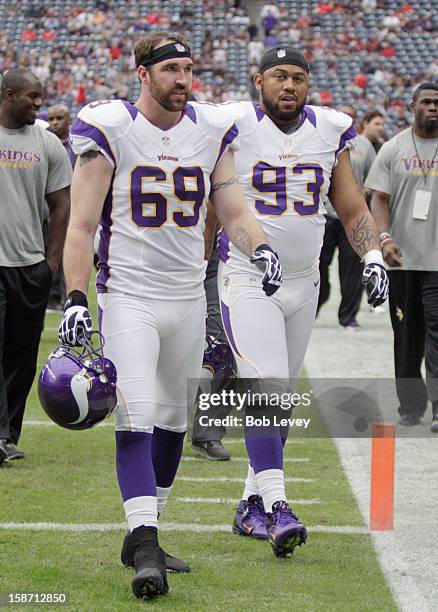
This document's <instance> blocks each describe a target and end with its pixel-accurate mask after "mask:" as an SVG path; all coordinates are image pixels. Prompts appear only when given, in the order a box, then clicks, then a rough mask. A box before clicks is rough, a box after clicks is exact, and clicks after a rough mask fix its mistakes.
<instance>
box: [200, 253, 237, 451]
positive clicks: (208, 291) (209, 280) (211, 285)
mask: <svg viewBox="0 0 438 612" xmlns="http://www.w3.org/2000/svg"><path fill="white" fill-rule="evenodd" d="M218 267H219V254H218V252H217V248H216V246H215V247H214V248H213V252H212V254H211V257H210V261H209V262H208V266H207V270H206V273H205V280H204V289H205V295H206V297H207V312H208V314H209V315H210V317H212V318H213V319H214V320H215V322H216V324H217V325H214V324H213V323H212V322H211V321H207V334H208V333H210V334H212V335H216V334H217V329H218V326H219V328H222V319H221V315H220V306H219V292H218V288H217V274H218ZM224 342H226V337H225V334H224ZM228 384H229V381H226V380H219V379H216V380H215V379H213V381H212V384H211V392H212V393H220V392H221V390H222V389H223V388H225V387H227V386H228ZM230 412H231V406H222V405H220V406H210V408H209V409H208V417H209V418H212V419H213V418H214V419H223V418H224V417H226V416H228V414H229V413H230ZM202 414H204V413H203V412H202V411H200V410H199V409H198V410H197V411H196V413H195V417H194V420H193V433H192V440H194V441H196V442H209V441H211V440H222V438H223V437H224V435H225V434H226V431H227V430H226V428H225V427H224V426H222V425H211V426H208V425H203V426H202V425H200V424H199V417H200V416H201V415H202Z"/></svg>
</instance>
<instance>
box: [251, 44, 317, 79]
mask: <svg viewBox="0 0 438 612" xmlns="http://www.w3.org/2000/svg"><path fill="white" fill-rule="evenodd" d="M282 64H291V65H292V66H299V67H300V68H303V70H305V71H306V72H307V74H309V72H310V66H309V64H308V63H307V61H306V58H305V57H304V55H303V54H302V53H300V51H297V50H296V49H293V48H292V47H289V46H287V45H285V46H283V47H274V49H269V51H266V53H265V54H264V55H263V57H262V59H261V61H260V67H259V72H261V73H263V72H265V70H268V68H273V67H274V66H281V65H282Z"/></svg>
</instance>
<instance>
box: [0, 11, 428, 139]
mask: <svg viewBox="0 0 438 612" xmlns="http://www.w3.org/2000/svg"><path fill="white" fill-rule="evenodd" d="M250 1H251V0H248V6H250ZM248 6H245V5H244V4H243V3H242V2H240V1H239V0H204V1H203V0H190V1H189V0H152V1H151V2H141V1H138V0H85V1H84V2H75V1H74V0H52V1H51V2H48V1H45V0H39V1H36V0H20V1H17V0H15V1H14V0H9V1H8V0H0V72H1V73H3V72H4V71H7V70H8V69H10V68H12V67H29V68H30V69H31V70H32V71H33V72H35V74H36V75H37V76H38V77H39V79H40V80H41V81H42V82H43V84H44V87H45V90H46V97H45V100H46V104H47V106H49V105H51V104H53V103H55V102H56V103H62V104H66V105H67V106H68V107H69V108H70V109H71V110H72V112H73V113H75V112H77V110H78V109H79V108H81V107H82V106H83V105H84V104H86V103H87V102H90V101H92V100H95V99H104V98H112V97H120V98H127V99H135V97H136V95H137V92H138V89H137V88H138V83H137V80H136V79H135V75H134V73H133V68H134V62H133V48H134V45H135V43H136V41H137V40H138V38H140V37H141V36H142V35H143V34H145V33H146V32H149V31H151V30H153V29H175V30H179V31H181V30H183V31H184V32H185V34H186V35H187V37H188V38H189V39H190V40H191V43H192V47H193V53H194V57H195V70H194V75H195V78H194V83H193V89H194V96H195V98H196V99H198V100H207V101H211V102H221V101H226V100H231V99H233V100H236V99H237V100H239V99H250V98H251V97H254V96H255V91H254V90H253V87H252V84H251V80H250V79H249V78H248V74H250V75H252V74H254V72H256V70H257V65H258V61H259V59H260V57H261V55H262V53H263V51H264V49H265V48H266V47H271V46H275V45H277V44H280V43H282V44H284V43H289V44H292V45H295V46H297V47H298V48H299V49H300V50H301V51H303V52H304V53H305V55H306V57H307V59H308V61H309V62H310V64H311V67H312V78H311V89H310V98H311V102H312V103H315V104H324V105H328V106H335V107H337V106H340V105H341V104H347V103H348V104H353V105H354V106H355V107H356V108H357V109H358V110H359V114H363V113H365V112H366V111H368V110H370V109H375V108H377V109H379V110H381V111H382V112H384V113H385V115H386V117H387V126H388V129H389V135H390V134H391V132H394V131H396V130H397V129H402V128H403V127H404V126H405V125H406V124H407V122H408V119H409V114H408V111H407V101H408V100H409V99H410V96H411V93H412V89H413V87H414V85H415V84H416V83H419V82H421V81H424V80H430V79H432V80H433V79H435V78H436V77H437V75H438V58H437V54H436V51H435V49H436V48H437V42H438V40H437V39H438V11H437V10H436V9H437V8H438V0H429V1H425V2H422V3H415V5H414V4H413V3H412V4H411V3H408V2H403V1H402V0H349V1H348V2H347V1H339V2H336V1H320V2H318V1H317V0H278V2H274V1H272V2H267V4H266V5H265V6H263V7H262V9H261V13H260V23H256V22H255V21H254V20H253V19H251V18H250V15H249V11H248Z"/></svg>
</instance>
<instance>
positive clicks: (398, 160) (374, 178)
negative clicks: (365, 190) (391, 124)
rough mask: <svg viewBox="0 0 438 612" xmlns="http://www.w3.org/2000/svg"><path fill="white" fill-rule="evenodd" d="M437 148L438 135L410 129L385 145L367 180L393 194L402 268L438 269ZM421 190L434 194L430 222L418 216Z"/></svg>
mask: <svg viewBox="0 0 438 612" xmlns="http://www.w3.org/2000/svg"><path fill="white" fill-rule="evenodd" d="M412 136H414V138H415V145H416V148H417V150H415V146H414V141H413V139H412ZM437 147H438V138H431V139H425V138H420V137H419V136H416V135H415V134H414V135H413V133H412V128H408V129H407V130H404V131H403V132H400V134H397V135H396V136H394V137H393V138H391V140H389V141H388V142H386V143H385V144H384V145H383V146H382V148H381V149H380V151H379V153H378V154H377V157H376V159H375V161H374V163H373V165H372V167H371V170H370V172H369V174H368V177H367V179H366V181H365V186H366V187H369V188H370V189H374V190H376V191H382V192H383V193H387V194H389V196H390V197H389V211H390V228H389V231H390V233H391V235H392V237H393V239H394V240H395V242H396V243H397V244H398V246H399V247H400V249H401V253H402V259H403V266H402V268H401V269H402V270H423V271H436V270H438V150H437ZM417 153H418V155H417ZM425 175H426V176H425ZM418 190H422V191H427V192H430V194H431V195H430V206H429V213H428V215H427V221H423V220H421V219H415V218H414V202H415V197H416V192H417V191H418Z"/></svg>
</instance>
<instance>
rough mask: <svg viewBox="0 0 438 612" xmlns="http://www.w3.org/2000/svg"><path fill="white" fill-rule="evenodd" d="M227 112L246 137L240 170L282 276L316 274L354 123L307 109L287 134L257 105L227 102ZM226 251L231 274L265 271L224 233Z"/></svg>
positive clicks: (221, 244)
mask: <svg viewBox="0 0 438 612" xmlns="http://www.w3.org/2000/svg"><path fill="white" fill-rule="evenodd" d="M227 109H228V110H229V112H230V114H231V116H232V117H234V119H235V122H236V126H237V128H238V131H239V137H240V149H239V151H238V153H237V154H236V155H235V163H236V173H237V176H238V178H239V181H240V183H241V184H242V187H243V189H244V192H245V197H246V200H247V202H248V205H249V207H250V208H251V210H253V212H254V213H255V215H256V217H257V219H259V221H260V222H261V223H262V225H263V229H264V231H265V233H266V236H267V238H268V240H269V243H270V244H271V246H272V247H273V248H274V249H275V250H276V251H277V253H278V254H279V256H280V261H281V265H282V268H283V277H284V278H294V277H298V276H306V275H309V274H311V273H312V272H313V271H314V270H316V269H317V268H318V264H319V254H320V250H321V246H322V241H323V237H324V225H325V217H324V214H325V212H326V210H325V206H324V201H325V200H326V197H327V192H328V190H329V187H330V177H331V174H332V171H333V168H334V166H335V165H336V163H337V157H338V155H339V154H340V153H341V152H342V151H343V150H344V149H345V148H346V147H347V148H349V147H352V146H353V140H354V138H355V137H356V131H355V129H354V127H352V120H351V118H350V117H349V116H348V115H345V114H344V113H340V112H338V111H335V110H333V109H330V108H325V107H318V106H305V107H304V111H303V121H302V123H301V125H300V126H299V128H298V129H297V130H296V131H295V132H293V133H292V134H286V133H284V132H283V131H282V130H280V129H279V127H278V126H277V125H276V124H275V123H274V122H273V121H272V120H271V119H270V118H269V117H268V116H267V115H266V114H265V113H264V112H263V111H262V110H261V109H260V107H259V106H258V105H257V104H253V103H252V102H240V103H235V104H227ZM219 254H220V257H221V259H222V261H224V262H226V264H227V266H228V268H227V269H228V270H230V271H231V270H233V269H234V270H236V271H239V270H240V271H242V270H245V271H248V272H251V273H252V274H259V273H258V271H257V270H256V269H255V267H254V266H253V265H252V264H251V263H250V262H249V260H248V258H246V257H245V256H244V255H242V253H241V252H240V251H239V250H238V249H236V248H235V247H234V245H233V244H231V243H230V241H229V239H228V236H227V234H226V232H225V230H223V229H222V230H220V233H219ZM260 274H261V273H260Z"/></svg>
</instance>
